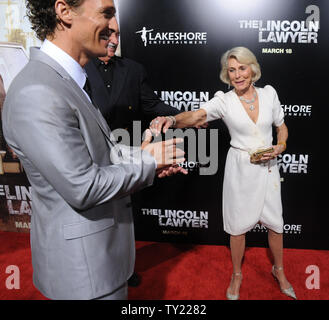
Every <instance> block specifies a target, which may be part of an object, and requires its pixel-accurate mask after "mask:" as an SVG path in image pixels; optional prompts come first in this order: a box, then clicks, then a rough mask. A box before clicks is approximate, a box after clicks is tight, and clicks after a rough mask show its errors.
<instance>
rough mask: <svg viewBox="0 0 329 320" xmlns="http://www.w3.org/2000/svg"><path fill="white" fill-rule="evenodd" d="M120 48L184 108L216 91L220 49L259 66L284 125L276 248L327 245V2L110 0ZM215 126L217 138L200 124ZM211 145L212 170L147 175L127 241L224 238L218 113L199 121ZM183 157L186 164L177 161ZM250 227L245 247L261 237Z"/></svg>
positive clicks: (224, 141)
mask: <svg viewBox="0 0 329 320" xmlns="http://www.w3.org/2000/svg"><path fill="white" fill-rule="evenodd" d="M119 8H120V24H121V26H120V27H121V46H122V54H123V55H124V56H126V57H129V58H132V59H135V60H137V61H139V62H140V63H142V64H143V65H144V66H145V67H146V69H147V71H148V74H149V80H150V83H151V84H152V86H153V88H154V90H155V91H156V92H157V93H158V95H159V96H160V97H161V98H162V99H163V100H164V101H166V102H167V103H170V104H171V105H173V106H175V107H177V108H179V109H182V110H194V109H197V108H198V107H199V106H200V103H202V102H203V101H206V100H208V99H211V98H212V97H213V95H214V93H215V92H216V91H217V90H222V91H224V92H226V91H227V90H228V88H227V85H225V84H223V83H221V82H220V80H219V71H220V57H221V55H222V54H223V53H224V52H225V51H226V50H228V49H230V48H232V47H235V46H245V47H248V48H249V49H251V50H252V51H253V52H254V53H255V55H256V56H257V59H258V61H259V63H260V65H261V69H262V77H261V79H260V80H259V81H258V82H257V83H256V86H260V87H263V86H265V85H266V84H270V85H272V86H273V87H274V88H276V90H277V92H278V94H279V98H280V101H281V104H282V107H283V108H284V111H285V114H286V118H285V121H286V124H287V126H288V129H289V139H288V148H287V150H286V152H285V153H284V154H283V155H282V157H279V166H280V173H281V177H282V179H281V180H282V183H281V187H282V201H283V208H284V221H285V227H284V229H285V237H284V239H285V240H284V241H285V246H286V247H290V248H310V249H311V248H313V249H329V241H328V236H327V232H328V231H327V226H328V225H329V218H328V209H327V205H326V204H327V197H328V186H327V181H328V166H327V165H326V162H327V160H326V158H325V157H324V155H323V148H326V145H327V138H328V134H327V127H328V125H327V122H328V89H327V83H328V81H327V79H326V78H327V74H328V63H327V61H328V58H327V56H328V52H329V48H328V47H329V41H328V32H329V25H328V24H329V22H328V19H327V17H328V16H329V2H328V1H315V0H313V1H310V0H288V1H287V0H255V1H244V0H227V1H226V0H176V1H166V0H157V1H154V0H139V1H133V0H120V3H119ZM213 129H217V130H218V135H217V137H218V141H212V140H211V139H210V131H211V130H213ZM207 134H208V136H207V142H206V143H207V144H208V147H209V145H211V148H215V147H216V146H218V148H219V156H218V171H217V173H216V174H215V175H210V176H202V175H200V174H199V170H198V168H197V166H198V159H196V161H195V162H190V163H188V164H189V175H188V176H175V177H170V178H167V179H161V180H159V179H157V180H156V181H155V184H154V186H153V187H150V188H148V189H145V190H144V191H142V192H140V193H139V194H137V195H135V196H134V198H135V201H134V203H135V205H134V211H135V222H136V239H137V240H151V241H173V242H175V241H176V242H190V243H202V244H227V241H228V235H227V234H225V232H224V231H223V225H222V210H221V206H222V200H221V193H222V182H223V171H224V165H225V158H226V152H227V150H228V148H229V136H228V131H227V129H226V127H225V126H224V125H223V123H222V122H220V121H215V122H213V123H211V124H210V128H208V129H207ZM186 165H187V164H186ZM266 237H267V232H266V229H264V228H263V227H262V226H260V225H256V226H255V228H254V229H253V230H251V231H250V232H249V233H248V235H247V239H248V240H247V241H248V244H250V245H257V246H264V245H266Z"/></svg>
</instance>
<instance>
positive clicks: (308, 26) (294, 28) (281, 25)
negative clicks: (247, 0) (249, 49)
mask: <svg viewBox="0 0 329 320" xmlns="http://www.w3.org/2000/svg"><path fill="white" fill-rule="evenodd" d="M305 13H306V14H309V16H308V17H307V18H306V20H305V21H299V20H292V21H289V20H266V21H263V20H258V19H257V20H256V19H255V20H239V21H238V23H239V26H240V29H253V30H254V29H256V30H258V42H259V43H269V42H272V43H306V44H311V43H312V44H313V43H318V32H319V29H320V9H319V7H318V6H315V5H309V6H307V7H306V10H305Z"/></svg>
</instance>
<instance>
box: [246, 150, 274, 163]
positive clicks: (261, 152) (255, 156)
mask: <svg viewBox="0 0 329 320" xmlns="http://www.w3.org/2000/svg"><path fill="white" fill-rule="evenodd" d="M273 151H274V149H273V147H270V148H266V149H259V150H257V151H255V152H253V153H251V154H250V162H253V163H254V162H258V161H259V160H260V159H261V158H262V156H263V155H264V154H265V153H272V152H273Z"/></svg>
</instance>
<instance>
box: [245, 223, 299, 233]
mask: <svg viewBox="0 0 329 320" xmlns="http://www.w3.org/2000/svg"><path fill="white" fill-rule="evenodd" d="M267 231H268V229H267V228H266V227H265V226H263V225H262V224H259V223H257V224H256V225H255V226H254V228H253V229H251V230H250V231H249V232H267ZM283 233H286V234H301V233H302V225H301V224H285V225H284V226H283Z"/></svg>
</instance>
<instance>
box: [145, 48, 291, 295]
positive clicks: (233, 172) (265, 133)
mask: <svg viewBox="0 0 329 320" xmlns="http://www.w3.org/2000/svg"><path fill="white" fill-rule="evenodd" d="M221 65H222V69H221V74H220V78H221V80H222V81H223V82H224V83H227V84H229V85H230V86H233V90H231V91H229V92H227V93H224V92H222V91H218V92H216V94H215V96H214V98H213V99H211V100H209V101H208V102H207V103H205V104H204V105H202V106H201V108H200V109H199V110H197V111H194V112H193V111H189V112H183V113H180V114H179V115H177V116H175V117H172V116H169V117H157V118H156V119H154V120H153V121H152V122H151V125H150V128H151V129H152V130H153V131H155V132H156V133H159V132H160V131H161V130H163V131H164V132H165V131H166V130H167V129H168V128H170V127H175V128H185V127H200V126H202V125H204V124H205V123H206V122H209V121H212V120H216V119H222V120H223V121H224V122H225V124H226V126H227V127H228V129H229V132H230V136H231V142H230V144H231V148H230V149H229V151H228V154H227V159H226V165H225V174H224V185H223V220H224V230H225V231H226V232H227V233H229V234H230V249H231V257H232V264H233V274H232V278H231V282H230V284H229V287H228V288H227V292H226V296H227V298H228V299H230V300H237V299H239V290H240V285H241V282H242V272H241V264H242V258H243V255H244V251H245V234H246V232H247V231H249V230H251V229H252V228H253V227H254V226H255V225H256V224H257V223H258V222H260V223H262V224H263V225H264V226H266V227H267V228H268V242H269V247H270V249H271V251H272V254H273V258H274V265H273V267H272V274H273V276H274V277H275V279H276V280H277V281H278V282H279V285H280V289H281V291H282V292H283V293H285V294H286V295H288V296H290V297H292V298H294V299H296V295H295V293H294V290H293V288H292V286H291V285H290V283H289V282H288V281H287V279H286V276H285V274H284V270H283V238H282V236H283V219H282V205H281V189H280V175H279V170H278V167H277V159H276V157H277V156H278V155H279V154H280V153H282V152H283V151H284V150H285V148H286V141H287V138H288V129H287V127H286V125H285V123H284V113H283V110H282V108H281V105H280V102H279V99H278V96H277V93H276V91H275V89H274V88H273V87H271V86H270V85H267V86H265V87H264V88H256V87H255V86H254V85H253V83H254V82H256V81H257V80H258V79H259V78H260V76H261V71H260V67H259V64H258V62H257V60H256V57H255V55H254V54H253V53H252V52H251V51H250V50H249V49H247V48H244V47H236V48H233V49H231V50H228V51H227V52H226V53H225V54H224V55H223V56H222V59H221ZM273 125H274V126H275V127H276V133H277V137H276V138H277V139H276V140H277V142H276V144H275V145H272V142H273V137H272V126H273ZM267 147H273V151H271V152H269V153H265V154H264V155H263V156H262V157H261V158H260V159H259V161H257V162H254V161H251V158H250V154H251V153H253V152H254V151H256V150H259V149H264V148H267Z"/></svg>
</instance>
